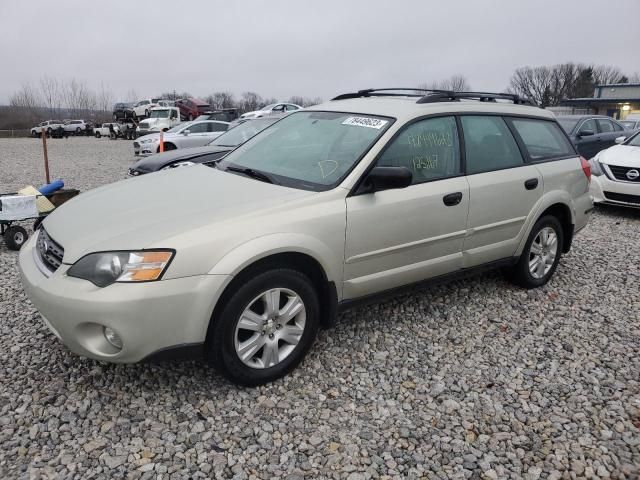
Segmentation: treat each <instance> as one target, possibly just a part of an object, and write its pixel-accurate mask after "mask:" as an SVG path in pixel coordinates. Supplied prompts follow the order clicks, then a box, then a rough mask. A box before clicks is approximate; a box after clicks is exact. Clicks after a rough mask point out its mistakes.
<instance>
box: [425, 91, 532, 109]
mask: <svg viewBox="0 0 640 480" xmlns="http://www.w3.org/2000/svg"><path fill="white" fill-rule="evenodd" d="M461 99H467V100H479V101H481V102H495V101H497V100H510V101H511V102H513V103H514V104H516V105H533V106H536V104H535V103H534V102H533V101H532V100H530V99H529V98H525V97H520V96H519V95H516V94H514V93H492V92H434V93H428V94H427V95H425V96H424V97H422V98H420V99H419V100H418V101H417V102H416V103H437V102H456V101H459V100H461Z"/></svg>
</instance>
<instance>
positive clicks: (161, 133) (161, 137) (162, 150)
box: [160, 130, 164, 153]
mask: <svg viewBox="0 0 640 480" xmlns="http://www.w3.org/2000/svg"><path fill="white" fill-rule="evenodd" d="M162 152H164V132H163V131H162V130H160V153H162Z"/></svg>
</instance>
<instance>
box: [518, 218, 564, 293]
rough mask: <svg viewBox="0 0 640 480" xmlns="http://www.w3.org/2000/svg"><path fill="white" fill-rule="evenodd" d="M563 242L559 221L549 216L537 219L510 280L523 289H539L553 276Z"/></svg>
mask: <svg viewBox="0 0 640 480" xmlns="http://www.w3.org/2000/svg"><path fill="white" fill-rule="evenodd" d="M563 242H564V232H563V230H562V225H561V224H560V221H559V220H558V219H557V218H556V217H554V216H551V215H547V216H545V217H542V218H540V219H538V221H537V222H536V224H535V225H534V226H533V228H532V229H531V233H530V234H529V239H528V240H527V243H526V244H525V247H524V250H523V251H522V255H521V256H520V259H519V260H518V263H517V264H516V265H515V267H513V270H512V272H511V278H512V279H513V281H514V282H515V283H516V284H518V285H520V286H522V287H525V288H536V287H541V286H542V285H544V284H545V283H547V282H548V281H549V280H550V279H551V277H552V276H553V274H554V272H555V271H556V268H557V267H558V262H559V261H560V256H561V254H562V245H563Z"/></svg>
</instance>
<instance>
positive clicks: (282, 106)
mask: <svg viewBox="0 0 640 480" xmlns="http://www.w3.org/2000/svg"><path fill="white" fill-rule="evenodd" d="M301 108H302V107H301V106H300V105H296V104H295V103H272V104H271V105H267V106H265V107H262V108H261V109H260V110H254V111H253V112H247V113H243V114H242V115H240V118H257V117H266V116H268V115H272V114H282V113H291V112H295V111H296V110H300V109H301Z"/></svg>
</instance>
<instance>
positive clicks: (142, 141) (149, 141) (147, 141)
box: [140, 138, 155, 143]
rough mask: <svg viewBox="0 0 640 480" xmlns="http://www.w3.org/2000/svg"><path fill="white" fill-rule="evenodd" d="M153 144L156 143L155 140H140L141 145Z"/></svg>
mask: <svg viewBox="0 0 640 480" xmlns="http://www.w3.org/2000/svg"><path fill="white" fill-rule="evenodd" d="M151 142H155V139H154V138H147V139H146V140H140V143H151Z"/></svg>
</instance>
